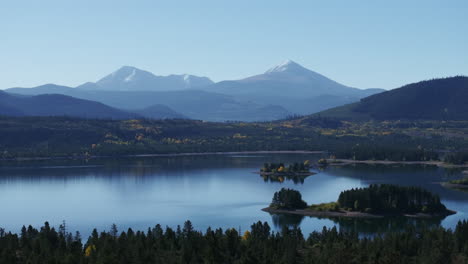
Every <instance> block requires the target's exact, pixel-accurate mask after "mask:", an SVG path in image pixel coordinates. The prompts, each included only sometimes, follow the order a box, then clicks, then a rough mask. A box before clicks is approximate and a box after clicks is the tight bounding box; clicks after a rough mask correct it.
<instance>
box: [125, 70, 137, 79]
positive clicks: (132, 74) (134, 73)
mask: <svg viewBox="0 0 468 264" xmlns="http://www.w3.org/2000/svg"><path fill="white" fill-rule="evenodd" d="M135 75H136V69H133V71H132V73H130V75H128V76H127V77H125V79H124V82H131V81H132V80H133V79H134V78H135Z"/></svg>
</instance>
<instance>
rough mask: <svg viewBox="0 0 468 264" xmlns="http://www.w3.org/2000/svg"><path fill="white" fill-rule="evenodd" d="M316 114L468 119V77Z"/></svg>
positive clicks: (420, 84) (429, 83) (414, 87)
mask: <svg viewBox="0 0 468 264" xmlns="http://www.w3.org/2000/svg"><path fill="white" fill-rule="evenodd" d="M314 116H321V117H333V118H345V119H376V120H395V119H408V120H415V119H421V120H424V119H428V120H468V77H464V76H457V77H450V78H442V79H433V80H428V81H422V82H418V83H412V84H408V85H405V86H402V87H400V88H398V89H394V90H390V91H386V92H383V93H380V94H376V95H372V96H369V97H366V98H364V99H361V101H360V102H358V103H353V104H349V105H345V106H341V107H336V108H333V109H329V110H326V111H323V112H321V113H318V114H315V115H314Z"/></svg>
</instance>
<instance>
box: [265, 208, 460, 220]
mask: <svg viewBox="0 0 468 264" xmlns="http://www.w3.org/2000/svg"><path fill="white" fill-rule="evenodd" d="M262 211H264V212H267V213H270V214H295V215H302V216H311V217H349V218H373V219H377V218H384V217H392V216H393V217H395V216H405V217H411V218H436V217H444V218H445V217H446V216H449V215H453V214H456V213H457V212H456V211H453V210H449V209H447V212H446V214H423V213H417V214H369V213H363V212H350V211H312V210H307V209H304V210H286V209H273V208H270V207H266V208H263V209H262Z"/></svg>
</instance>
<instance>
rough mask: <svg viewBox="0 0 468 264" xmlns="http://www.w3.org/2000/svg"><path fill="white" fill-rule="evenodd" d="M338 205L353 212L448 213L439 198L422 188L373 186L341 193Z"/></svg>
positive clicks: (388, 185)
mask: <svg viewBox="0 0 468 264" xmlns="http://www.w3.org/2000/svg"><path fill="white" fill-rule="evenodd" d="M338 204H339V205H340V207H342V208H346V209H347V210H352V211H361V212H369V213H408V214H413V213H430V214H436V213H446V212H447V208H446V207H445V206H444V205H443V204H442V203H441V202H440V198H439V196H438V195H435V194H432V193H431V192H429V191H427V190H424V189H422V188H419V187H403V186H396V185H390V184H380V185H378V184H371V185H370V186H369V187H366V188H357V189H351V190H347V191H343V192H341V193H340V196H339V198H338Z"/></svg>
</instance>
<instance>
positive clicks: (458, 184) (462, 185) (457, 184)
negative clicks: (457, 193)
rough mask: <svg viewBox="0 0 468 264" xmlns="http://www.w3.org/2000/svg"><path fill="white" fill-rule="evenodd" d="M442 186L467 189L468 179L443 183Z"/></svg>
mask: <svg viewBox="0 0 468 264" xmlns="http://www.w3.org/2000/svg"><path fill="white" fill-rule="evenodd" d="M442 186H444V187H447V188H454V189H468V178H463V179H459V180H451V181H448V182H443V183H442Z"/></svg>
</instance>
